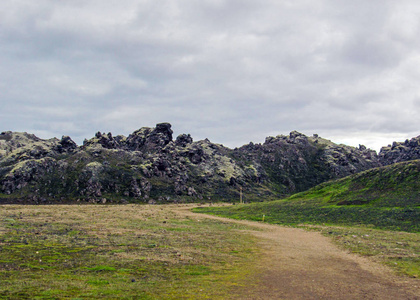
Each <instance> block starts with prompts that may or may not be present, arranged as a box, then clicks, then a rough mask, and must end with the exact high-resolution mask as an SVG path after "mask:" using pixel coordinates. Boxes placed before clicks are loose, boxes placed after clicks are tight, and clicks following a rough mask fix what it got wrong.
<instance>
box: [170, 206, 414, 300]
mask: <svg viewBox="0 0 420 300" xmlns="http://www.w3.org/2000/svg"><path fill="white" fill-rule="evenodd" d="M190 209H191V207H187V208H185V207H180V208H177V209H176V211H177V212H178V213H180V214H183V215H188V216H190V217H194V218H204V217H205V218H211V219H216V220H222V221H224V222H235V223H240V224H246V225H250V226H253V227H254V228H256V229H259V230H255V231H254V230H251V231H250V232H251V233H252V234H253V235H255V236H257V237H258V238H259V241H260V242H259V243H260V246H261V248H262V251H263V256H262V259H261V264H260V265H259V266H258V272H257V273H258V275H257V277H258V278H257V280H258V281H260V284H258V285H257V286H252V287H251V286H250V288H249V289H246V290H243V289H241V290H237V293H238V294H237V297H234V298H236V299H381V300H382V299H420V280H419V279H410V278H404V277H398V276H396V275H394V274H393V273H392V271H391V270H389V269H388V268H387V267H385V266H382V265H379V264H377V263H374V262H372V261H370V260H369V259H367V258H364V257H360V256H357V255H354V254H351V253H348V252H345V251H343V250H341V249H339V248H337V247H336V246H335V245H334V244H332V243H331V241H330V240H329V239H328V238H326V237H324V236H322V235H321V234H320V233H317V232H307V231H304V230H302V229H296V228H287V227H281V226H276V225H269V224H264V223H258V222H250V221H238V220H232V219H226V218H221V217H216V216H210V215H203V214H195V213H192V212H191V211H190ZM261 229H262V230H261Z"/></svg>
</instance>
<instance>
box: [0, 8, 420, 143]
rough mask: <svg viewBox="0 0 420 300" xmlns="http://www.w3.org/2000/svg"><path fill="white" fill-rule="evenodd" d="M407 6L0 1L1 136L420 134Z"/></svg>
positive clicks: (419, 31)
mask: <svg viewBox="0 0 420 300" xmlns="http://www.w3.org/2000/svg"><path fill="white" fill-rule="evenodd" d="M419 16H420V1H418V0H368V1H367V0H353V1H348V0H316V1H314V0H290V1H289V0H272V1H265V0H252V1H251V0H230V1H228V0H226V1H224V0H199V1H198V0H168V1H166V0H159V1H157V0H150V1H148V0H138V1H135V0H118V1H114V0H107V1H103V0H62V1H56V0H50V1H49V0H36V1H33V0H2V1H1V2H0V131H6V130H11V131H27V132H30V133H34V134H36V135H38V136H39V137H41V138H52V137H59V138H60V137H61V136H62V135H69V136H71V137H72V138H73V139H74V140H75V141H76V142H77V143H78V144H81V143H82V141H83V139H84V138H91V137H93V136H94V134H95V132H97V131H101V132H109V131H111V132H112V133H113V134H114V135H117V134H123V135H128V134H130V133H131V132H133V131H134V130H136V129H139V128H140V127H144V126H147V127H153V126H155V124H156V123H160V122H170V123H171V124H172V127H173V130H174V135H175V136H176V135H178V134H181V133H190V134H191V135H192V137H193V138H194V140H200V139H204V138H209V139H210V140H211V141H212V142H215V143H221V144H224V145H226V146H229V147H236V146H241V145H243V144H246V143H249V142H250V141H253V142H263V141H264V139H265V137H267V136H270V135H274V136H275V135H278V134H288V133H289V132H290V131H292V130H297V131H300V132H302V133H304V134H306V135H312V134H314V133H317V134H319V135H320V136H322V137H325V138H328V139H331V140H332V141H333V142H337V143H346V144H349V145H354V146H357V145H358V144H365V145H366V146H368V147H370V148H373V149H375V150H379V148H380V147H381V146H386V145H387V144H389V143H392V142H393V141H394V140H396V141H404V140H405V139H406V138H412V137H414V136H417V135H419V134H420V117H419V113H420V24H419V21H420V17H419Z"/></svg>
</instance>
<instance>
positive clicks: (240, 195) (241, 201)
mask: <svg viewBox="0 0 420 300" xmlns="http://www.w3.org/2000/svg"><path fill="white" fill-rule="evenodd" d="M239 198H240V203H241V204H242V203H244V202H243V200H242V187H240V192H239Z"/></svg>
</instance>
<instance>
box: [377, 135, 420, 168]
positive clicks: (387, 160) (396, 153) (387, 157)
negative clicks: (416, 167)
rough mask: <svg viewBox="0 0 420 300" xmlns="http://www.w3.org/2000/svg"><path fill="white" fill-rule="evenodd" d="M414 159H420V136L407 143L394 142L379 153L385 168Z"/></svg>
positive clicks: (406, 141)
mask: <svg viewBox="0 0 420 300" xmlns="http://www.w3.org/2000/svg"><path fill="white" fill-rule="evenodd" d="M414 159H420V135H419V136H418V137H415V138H412V139H411V140H408V139H407V140H405V142H400V143H399V142H394V143H392V145H388V146H387V147H382V148H381V151H380V152H379V160H380V162H381V164H382V165H384V166H386V165H391V164H394V163H398V162H403V161H409V160H414Z"/></svg>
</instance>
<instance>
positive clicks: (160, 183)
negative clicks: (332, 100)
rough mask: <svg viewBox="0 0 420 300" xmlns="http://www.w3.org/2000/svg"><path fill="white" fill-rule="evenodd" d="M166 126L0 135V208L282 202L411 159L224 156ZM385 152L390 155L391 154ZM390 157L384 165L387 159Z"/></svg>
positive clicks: (255, 148) (253, 147)
mask: <svg viewBox="0 0 420 300" xmlns="http://www.w3.org/2000/svg"><path fill="white" fill-rule="evenodd" d="M172 135H173V131H172V129H171V125H170V124H169V123H160V124H157V125H156V127H155V128H149V127H143V128H141V129H139V130H136V131H134V132H133V133H132V134H130V135H129V136H128V137H125V136H121V135H118V136H113V135H112V134H111V133H107V134H105V133H101V132H97V133H96V134H95V136H94V137H93V138H91V139H89V140H85V141H84V143H83V145H82V146H77V145H76V144H75V143H74V142H73V141H72V140H71V138H70V137H68V136H63V137H62V138H61V140H59V139H50V140H43V139H40V138H38V137H36V136H34V135H31V134H27V133H15V132H3V133H2V134H0V202H7V201H9V202H16V201H21V202H24V203H57V202H78V201H87V202H94V203H112V202H122V203H126V202H127V201H134V202H145V203H159V202H179V201H212V200H213V199H217V200H226V201H232V200H233V199H235V200H237V199H238V198H239V190H240V189H241V188H242V191H243V195H244V199H245V200H249V201H250V200H261V199H270V198H278V197H282V196H285V195H288V194H291V193H294V192H299V191H303V190H306V189H308V188H310V187H313V186H315V185H317V184H319V183H321V182H324V181H326V180H329V179H333V178H339V177H344V176H346V175H349V174H354V173H357V172H360V171H363V170H366V169H370V168H373V167H377V166H379V165H381V159H383V160H384V159H385V157H386V160H388V159H391V160H396V159H407V158H409V157H413V155H415V153H418V152H415V151H417V150H416V149H418V148H416V147H417V146H418V138H417V140H415V139H413V140H412V141H408V142H406V143H404V144H403V145H400V144H398V145H397V144H396V145H395V146H394V147H393V149H392V151H394V152H396V150H397V149H401V148H404V149H405V150H404V151H400V152H398V153H402V152H404V153H405V156H398V157H397V156H395V155H396V154H392V155H391V154H389V153H391V152H392V151H391V152H389V151H388V152H387V151H385V150H386V149H385V148H383V151H381V153H382V154H380V156H379V157H378V155H377V154H376V152H375V151H372V150H370V149H366V147H364V146H360V147H358V148H354V147H349V146H345V145H337V144H334V143H332V142H331V141H328V140H325V139H322V138H320V137H319V136H317V135H314V136H312V137H308V136H305V135H304V134H301V133H299V132H296V131H293V132H291V133H290V134H289V135H279V136H276V137H268V138H266V141H265V142H264V143H263V144H254V143H250V144H248V145H244V146H242V147H240V148H235V149H233V150H232V149H229V148H226V147H224V146H222V145H219V144H215V143H212V142H210V141H209V140H208V139H205V140H202V141H197V142H194V141H193V139H192V137H191V136H190V135H189V134H181V135H179V136H178V137H177V138H176V139H175V140H173V136H172ZM394 152H392V153H394ZM389 157H392V158H389Z"/></svg>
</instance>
